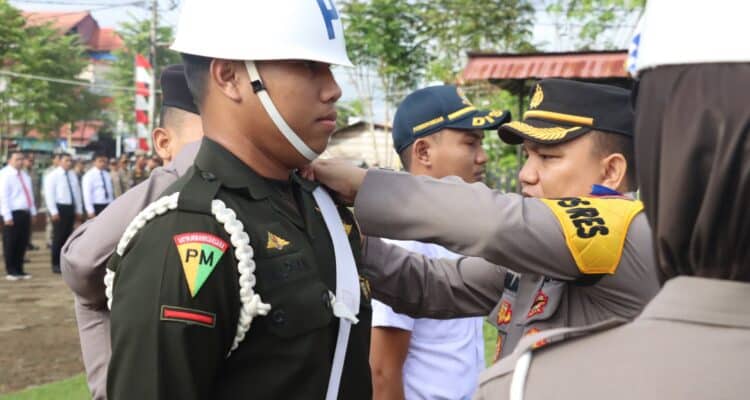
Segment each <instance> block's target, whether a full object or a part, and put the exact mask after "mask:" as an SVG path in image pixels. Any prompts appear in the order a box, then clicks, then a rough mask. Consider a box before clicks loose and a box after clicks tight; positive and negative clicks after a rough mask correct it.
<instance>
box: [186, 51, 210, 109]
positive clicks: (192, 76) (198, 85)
mask: <svg viewBox="0 0 750 400" xmlns="http://www.w3.org/2000/svg"><path fill="white" fill-rule="evenodd" d="M212 60H213V59H212V58H208V57H203V56H196V55H193V54H184V53H183V54H182V63H183V64H184V65H185V79H186V80H187V84H188V88H189V89H190V94H191V95H192V96H193V101H194V102H195V105H196V106H198V110H200V109H201V107H202V105H203V98H204V96H205V95H206V83H207V81H208V71H209V69H210V68H211V61H212Z"/></svg>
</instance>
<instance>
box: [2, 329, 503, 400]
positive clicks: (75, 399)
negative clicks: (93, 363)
mask: <svg viewBox="0 0 750 400" xmlns="http://www.w3.org/2000/svg"><path fill="white" fill-rule="evenodd" d="M495 340H497V331H496V330H495V328H494V327H493V326H492V325H490V324H488V323H485V324H484V359H485V361H486V363H487V366H489V365H490V364H491V363H492V359H493V357H495ZM89 398H90V396H89V389H88V387H86V378H85V377H84V375H83V374H81V375H76V376H74V377H72V378H68V379H64V380H61V381H57V382H52V383H48V384H46V385H42V386H37V387H33V388H29V389H26V390H22V391H20V392H15V393H11V394H6V395H0V400H58V399H65V400H79V399H80V400H85V399H89Z"/></svg>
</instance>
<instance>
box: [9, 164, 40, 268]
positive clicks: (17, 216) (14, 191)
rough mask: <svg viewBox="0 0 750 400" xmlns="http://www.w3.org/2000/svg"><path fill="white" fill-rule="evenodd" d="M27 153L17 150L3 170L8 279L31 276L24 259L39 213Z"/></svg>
mask: <svg viewBox="0 0 750 400" xmlns="http://www.w3.org/2000/svg"><path fill="white" fill-rule="evenodd" d="M23 160H24V154H23V153H22V152H20V151H14V152H12V153H11V154H10V158H9V159H8V166H7V167H5V168H4V169H3V172H2V173H1V174H0V214H2V217H3V224H4V227H3V256H4V258H5V271H6V273H7V275H6V276H5V279H7V280H9V281H17V280H20V279H29V278H31V275H29V274H27V273H25V272H24V270H23V259H24V256H25V255H26V250H27V248H28V245H29V238H30V237H31V235H30V232H31V217H33V216H36V205H35V204H34V196H33V194H32V193H33V187H32V185H31V177H29V174H27V173H26V172H25V171H23Z"/></svg>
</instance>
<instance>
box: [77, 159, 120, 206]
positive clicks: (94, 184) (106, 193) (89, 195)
mask: <svg viewBox="0 0 750 400" xmlns="http://www.w3.org/2000/svg"><path fill="white" fill-rule="evenodd" d="M81 181H82V182H81V186H83V206H84V208H86V212H87V213H89V214H93V213H94V204H109V203H111V202H112V200H114V198H113V197H112V196H113V194H114V192H113V191H112V177H111V176H109V172H107V171H105V170H102V169H99V168H96V167H92V168H91V169H89V170H88V172H86V173H85V174H84V175H83V179H82V180H81ZM105 185H106V189H105Z"/></svg>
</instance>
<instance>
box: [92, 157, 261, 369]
mask: <svg viewBox="0 0 750 400" xmlns="http://www.w3.org/2000/svg"><path fill="white" fill-rule="evenodd" d="M199 174H200V175H199ZM196 186H199V187H203V188H204V189H208V190H202V191H200V192H199V193H200V195H198V196H193V195H192V193H191V194H190V195H187V196H186V195H181V193H183V192H184V193H190V192H191V191H192V189H195V188H196ZM219 186H220V183H219V182H218V181H216V180H215V178H213V175H211V174H210V173H206V172H203V173H199V172H197V170H195V169H194V170H193V171H192V172H191V177H190V178H189V179H188V183H187V184H186V185H185V186H184V187H183V188H182V190H183V192H177V193H173V194H171V195H168V196H164V197H162V198H160V199H158V200H156V201H155V202H153V203H151V204H149V205H148V206H147V207H146V208H144V209H143V210H142V211H141V212H140V213H139V214H138V215H137V216H136V217H135V218H134V219H133V221H131V222H130V224H129V225H128V227H127V229H125V233H123V235H122V237H121V238H120V241H119V243H118V244H117V248H116V251H115V254H116V255H117V256H118V257H122V256H123V255H124V254H125V251H126V249H127V248H128V244H129V243H130V241H131V240H132V239H133V238H134V237H135V236H136V235H137V234H138V232H139V231H140V229H142V228H143V227H144V226H145V225H146V224H147V223H148V222H149V221H151V220H152V219H154V218H156V217H157V216H159V215H163V214H166V213H167V212H169V211H171V210H177V209H179V210H181V211H187V212H199V213H205V214H208V215H210V216H212V217H213V218H215V220H216V221H217V222H218V223H219V225H221V226H222V228H223V229H224V230H225V231H226V233H227V234H228V236H229V238H230V242H231V246H232V247H233V249H234V256H235V258H236V259H237V271H238V272H239V287H240V302H241V308H240V314H239V319H238V321H237V332H236V334H235V337H234V340H233V342H232V346H231V348H230V350H229V353H228V354H227V357H229V355H230V354H231V353H232V351H234V350H235V349H236V348H237V347H238V346H239V344H240V342H242V340H244V338H245V335H246V334H247V331H248V330H249V329H250V324H251V323H252V321H253V319H254V318H255V317H256V316H258V315H266V314H268V312H269V311H270V309H271V306H270V305H269V304H267V303H264V302H263V301H262V300H261V298H260V295H258V294H257V293H255V291H254V287H255V283H256V278H255V274H254V272H255V261H254V260H253V255H254V253H255V252H254V250H253V248H252V246H251V245H250V236H249V235H248V234H247V232H245V227H244V225H243V224H242V221H240V220H239V219H238V218H237V214H236V213H235V212H234V211H233V210H232V209H231V208H229V207H227V206H226V204H225V203H224V202H223V201H222V200H219V199H215V198H214V197H215V194H216V191H217V190H218V188H219ZM115 276H116V271H113V270H111V269H109V268H107V272H106V274H105V276H104V284H105V294H106V296H107V307H108V308H109V309H112V298H113V286H114V283H115Z"/></svg>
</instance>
